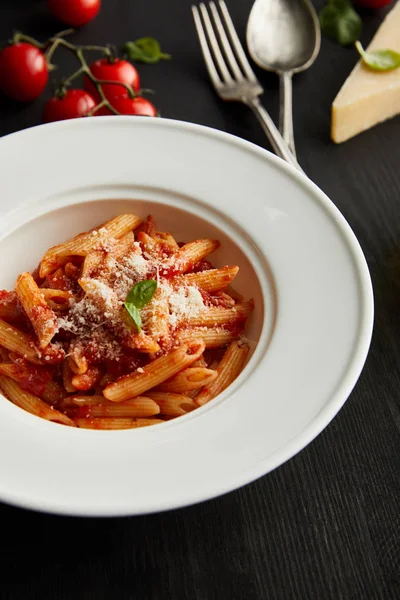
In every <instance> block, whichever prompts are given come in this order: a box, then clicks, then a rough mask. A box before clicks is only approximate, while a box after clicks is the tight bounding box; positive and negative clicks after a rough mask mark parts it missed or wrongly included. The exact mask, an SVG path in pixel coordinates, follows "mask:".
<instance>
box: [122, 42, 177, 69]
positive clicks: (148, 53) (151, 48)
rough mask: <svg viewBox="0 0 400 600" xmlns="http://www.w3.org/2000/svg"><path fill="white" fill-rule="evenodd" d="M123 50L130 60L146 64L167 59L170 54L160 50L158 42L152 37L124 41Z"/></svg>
mask: <svg viewBox="0 0 400 600" xmlns="http://www.w3.org/2000/svg"><path fill="white" fill-rule="evenodd" d="M123 51H124V52H125V54H126V55H127V56H128V58H129V59H130V60H133V61H137V62H144V63H148V64H154V63H158V62H159V61H160V60H169V59H170V58H171V55H170V54H166V53H165V52H161V47H160V44H159V42H158V41H157V40H156V39H154V38H152V37H143V38H139V39H138V40H136V41H135V42H126V43H125V44H124V46H123Z"/></svg>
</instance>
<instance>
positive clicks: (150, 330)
mask: <svg viewBox="0 0 400 600" xmlns="http://www.w3.org/2000/svg"><path fill="white" fill-rule="evenodd" d="M142 318H143V322H144V328H145V330H146V333H147V335H149V336H150V337H151V338H152V339H153V340H154V341H155V342H157V343H159V342H161V343H162V344H167V343H168V340H169V338H170V331H169V324H168V319H169V306H168V298H167V295H166V292H165V290H164V288H162V287H158V288H157V289H156V291H155V294H154V296H153V298H152V299H151V301H150V302H149V304H148V305H147V306H145V308H144V309H143V310H142ZM152 352H154V351H152Z"/></svg>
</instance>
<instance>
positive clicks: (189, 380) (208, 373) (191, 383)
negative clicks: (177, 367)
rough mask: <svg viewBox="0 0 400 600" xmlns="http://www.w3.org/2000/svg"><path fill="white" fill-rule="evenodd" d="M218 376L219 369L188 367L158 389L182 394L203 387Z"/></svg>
mask: <svg viewBox="0 0 400 600" xmlns="http://www.w3.org/2000/svg"><path fill="white" fill-rule="evenodd" d="M216 377H217V371H212V370H211V369H207V368H204V367H188V368H187V369H184V370H183V371H180V372H179V373H177V374H176V375H174V377H172V378H171V379H168V381H165V382H164V383H162V384H161V385H159V386H158V388H157V389H158V390H159V391H162V392H174V393H177V394H182V393H183V392H188V391H190V390H195V389H198V388H200V387H203V385H207V384H209V383H211V381H214V379H215V378H216Z"/></svg>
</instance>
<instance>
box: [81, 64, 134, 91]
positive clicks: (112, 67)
mask: <svg viewBox="0 0 400 600" xmlns="http://www.w3.org/2000/svg"><path fill="white" fill-rule="evenodd" d="M89 68H90V71H91V73H92V75H94V77H96V79H103V80H107V81H121V82H122V83H125V84H126V85H129V86H130V87H131V88H133V90H134V91H135V92H138V91H139V89H140V79H139V73H138V72H137V69H136V68H135V67H134V66H133V65H131V63H130V62H128V61H127V60H122V59H121V58H115V59H114V60H110V59H108V58H101V59H100V60H96V61H95V62H94V63H92V64H91V65H90V67H89ZM83 87H84V88H85V90H87V91H88V92H89V93H90V94H92V96H94V98H96V99H99V95H98V92H97V90H96V88H95V86H94V85H93V83H92V82H91V81H90V79H89V78H88V77H85V79H84V81H83ZM102 88H103V92H104V95H105V96H106V98H109V97H111V96H115V95H119V94H122V93H123V92H124V91H125V90H124V87H123V86H122V85H118V84H108V83H107V84H103V85H102Z"/></svg>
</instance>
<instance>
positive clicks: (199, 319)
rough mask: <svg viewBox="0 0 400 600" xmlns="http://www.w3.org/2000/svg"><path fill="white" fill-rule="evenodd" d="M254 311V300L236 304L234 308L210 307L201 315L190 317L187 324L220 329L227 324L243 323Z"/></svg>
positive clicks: (201, 312)
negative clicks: (219, 327)
mask: <svg viewBox="0 0 400 600" xmlns="http://www.w3.org/2000/svg"><path fill="white" fill-rule="evenodd" d="M252 310H254V300H253V299H251V300H247V301H246V302H242V303H240V304H236V305H235V306H233V307H232V308H219V307H218V306H208V307H207V308H205V309H204V310H202V311H200V312H199V314H197V315H194V316H192V317H190V318H189V319H188V321H187V324H188V325H193V326H196V325H198V326H203V327H218V326H220V325H225V324H226V323H235V322H240V321H243V320H245V319H247V317H248V316H249V315H250V313H251V311H252Z"/></svg>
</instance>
